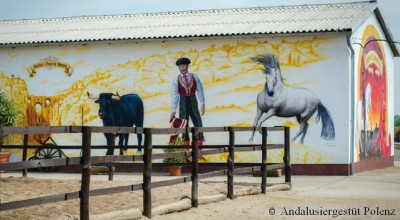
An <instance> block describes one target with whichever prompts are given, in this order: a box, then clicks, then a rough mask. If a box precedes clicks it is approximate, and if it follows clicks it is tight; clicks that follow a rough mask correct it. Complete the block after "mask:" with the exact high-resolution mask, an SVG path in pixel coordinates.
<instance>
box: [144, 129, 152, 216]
mask: <svg viewBox="0 0 400 220" xmlns="http://www.w3.org/2000/svg"><path fill="white" fill-rule="evenodd" d="M144 135H145V137H144V156H143V163H144V170H143V215H144V216H146V217H147V218H151V173H152V164H151V160H152V155H151V154H152V146H151V145H152V129H151V128H145V130H144Z"/></svg>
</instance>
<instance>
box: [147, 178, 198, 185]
mask: <svg viewBox="0 0 400 220" xmlns="http://www.w3.org/2000/svg"><path fill="white" fill-rule="evenodd" d="M190 181H191V178H190V177H180V178H176V179H171V180H164V181H158V182H154V183H151V188H157V187H164V186H172V185H176V184H180V183H186V182H190Z"/></svg>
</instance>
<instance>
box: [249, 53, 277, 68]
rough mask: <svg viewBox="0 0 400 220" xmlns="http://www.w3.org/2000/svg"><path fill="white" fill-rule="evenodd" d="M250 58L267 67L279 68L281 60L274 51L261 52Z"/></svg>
mask: <svg viewBox="0 0 400 220" xmlns="http://www.w3.org/2000/svg"><path fill="white" fill-rule="evenodd" d="M250 59H252V60H253V62H255V63H260V64H262V65H263V66H264V67H265V69H271V68H279V60H278V58H277V57H276V56H275V54H272V53H267V54H261V55H258V56H255V57H251V58H250Z"/></svg>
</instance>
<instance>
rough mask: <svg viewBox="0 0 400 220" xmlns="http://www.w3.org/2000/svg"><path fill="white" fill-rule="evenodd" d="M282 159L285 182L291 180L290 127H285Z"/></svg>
mask: <svg viewBox="0 0 400 220" xmlns="http://www.w3.org/2000/svg"><path fill="white" fill-rule="evenodd" d="M283 161H284V163H285V182H286V183H291V182H292V166H291V164H290V128H289V127H285V150H284V156H283Z"/></svg>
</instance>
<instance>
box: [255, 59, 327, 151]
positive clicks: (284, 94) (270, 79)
mask: <svg viewBox="0 0 400 220" xmlns="http://www.w3.org/2000/svg"><path fill="white" fill-rule="evenodd" d="M252 59H253V60H255V61H256V62H259V63H261V64H263V66H264V67H265V69H264V70H263V72H264V73H265V75H266V77H267V80H266V81H267V82H266V83H265V86H264V89H263V90H262V91H261V92H260V93H259V94H258V95H257V116H256V119H255V120H254V123H253V126H254V127H260V126H261V125H262V123H263V122H265V121H266V120H268V119H269V118H270V117H272V116H274V115H276V116H278V117H296V119H297V122H298V123H299V124H300V129H299V131H298V132H297V134H296V135H295V136H294V137H293V138H292V141H295V140H296V138H298V137H299V136H300V135H301V138H300V143H301V144H303V143H304V138H305V135H306V133H307V129H308V122H307V121H308V120H309V119H310V118H311V117H312V116H313V115H314V113H315V112H316V111H317V110H318V114H317V118H316V120H317V121H319V120H320V119H322V131H321V137H322V138H324V139H325V140H332V139H334V138H335V126H334V124H333V121H332V118H331V115H330V113H329V111H328V110H327V109H326V108H325V106H324V105H323V104H322V102H321V100H319V99H318V98H317V97H316V96H315V95H314V94H313V93H312V92H310V91H309V90H307V89H304V88H291V87H287V86H285V85H284V84H283V80H282V74H281V69H280V65H279V61H278V59H277V57H276V56H275V54H263V55H259V56H257V57H253V58H252ZM264 113H265V117H264V118H263V119H262V120H260V118H261V116H262V115H263V114H264ZM253 138H254V132H253V133H252V135H251V137H250V142H252V141H253Z"/></svg>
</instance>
